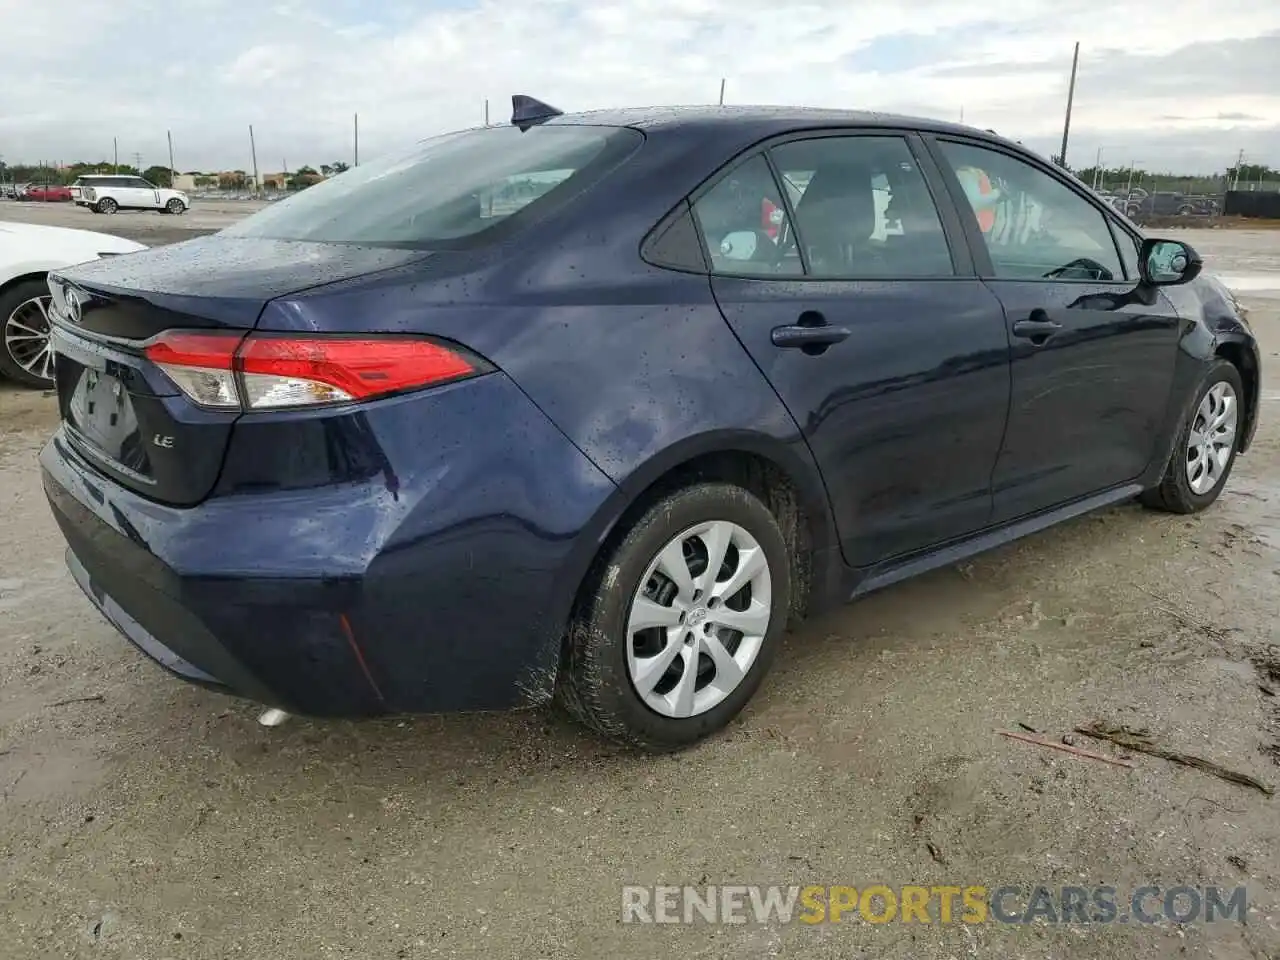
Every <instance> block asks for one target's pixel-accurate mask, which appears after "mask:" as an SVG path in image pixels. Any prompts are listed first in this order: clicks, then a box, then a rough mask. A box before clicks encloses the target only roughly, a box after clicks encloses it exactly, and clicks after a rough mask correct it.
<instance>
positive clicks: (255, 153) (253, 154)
mask: <svg viewBox="0 0 1280 960" xmlns="http://www.w3.org/2000/svg"><path fill="white" fill-rule="evenodd" d="M249 155H250V156H251V157H253V192H254V193H257V192H258V147H257V145H256V144H255V143H254V142H253V124H252V123H251V124H249Z"/></svg>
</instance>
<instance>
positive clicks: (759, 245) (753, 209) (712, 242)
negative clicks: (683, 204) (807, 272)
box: [693, 154, 804, 277]
mask: <svg viewBox="0 0 1280 960" xmlns="http://www.w3.org/2000/svg"><path fill="white" fill-rule="evenodd" d="M693 214H694V218H695V219H696V220H697V222H698V229H699V230H700V231H701V233H702V238H703V242H704V243H705V244H706V247H707V258H708V260H709V261H710V263H711V271H712V273H718V274H720V275H722V276H729V277H777V276H799V275H800V274H803V273H804V267H803V265H802V264H801V261H800V256H799V253H798V251H797V249H796V245H795V242H794V238H793V236H792V233H791V224H790V223H789V221H788V219H787V205H786V203H785V202H784V201H783V199H782V191H781V190H780V189H779V187H778V182H777V181H776V180H775V179H774V177H773V172H772V171H771V170H770V169H769V163H768V161H766V160H765V158H764V155H763V154H756V155H755V156H754V157H752V158H751V159H749V160H747V161H745V162H743V163H740V164H738V165H737V166H736V167H734V168H732V169H731V170H729V171H728V173H726V174H725V175H724V176H723V177H721V178H720V179H719V180H718V181H717V182H716V183H715V184H714V185H713V186H712V187H711V189H709V190H708V191H707V192H706V193H704V194H703V195H702V196H701V197H699V198H698V200H697V201H696V202H695V203H694V205H693Z"/></svg>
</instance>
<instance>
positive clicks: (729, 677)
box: [557, 483, 791, 750]
mask: <svg viewBox="0 0 1280 960" xmlns="http://www.w3.org/2000/svg"><path fill="white" fill-rule="evenodd" d="M584 592H585V596H584V597H582V598H581V599H580V602H579V605H578V609H577V611H576V612H575V617H574V621H573V623H572V624H571V625H570V628H569V636H568V640H567V645H566V650H565V655H564V658H563V662H562V664H561V669H560V674H559V678H558V690H557V694H558V697H559V700H560V702H561V703H562V704H563V705H564V706H565V707H566V708H567V709H568V711H569V712H570V713H571V714H572V715H573V716H575V717H576V718H577V719H579V720H580V721H582V722H583V723H585V724H586V725H587V726H588V727H590V728H592V729H593V730H595V731H597V732H598V733H601V734H603V735H604V736H607V737H610V738H611V739H614V740H619V741H623V742H627V743H631V744H634V745H637V746H641V747H644V748H646V749H649V750H674V749H679V748H681V747H685V746H688V745H690V744H693V743H695V742H697V741H698V740H701V739H702V738H704V737H706V736H708V735H710V734H712V733H714V732H715V731H717V730H719V729H721V728H722V727H724V726H725V725H726V724H728V723H729V721H730V720H732V719H733V718H734V716H736V715H737V714H738V712H739V711H740V710H742V708H743V707H744V706H745V705H746V703H747V701H748V700H750V699H751V696H752V695H753V694H754V693H755V691H756V689H757V688H758V687H759V686H760V682H761V681H762V680H763V679H764V675H765V673H766V672H767V671H768V669H769V664H770V663H771V662H772V660H773V657H774V655H775V653H776V652H777V648H778V646H779V644H780V643H781V642H782V635H783V632H784V631H785V629H786V624H787V620H788V612H789V610H790V604H791V564H790V555H789V552H788V549H787V546H786V543H785V541H784V540H783V536H782V533H781V531H780V530H779V527H778V522H777V520H775V519H774V517H773V515H772V514H771V513H770V512H769V510H768V508H767V507H766V506H765V505H764V504H763V503H762V502H761V501H760V500H759V499H758V498H757V497H756V496H755V495H754V494H752V493H750V492H748V491H746V490H744V489H742V488H740V487H736V486H732V485H729V484H725V483H706V484H700V485H698V486H694V487H689V488H686V489H684V490H680V491H677V492H675V493H672V494H670V495H668V496H666V497H663V498H662V499H661V500H659V501H658V502H656V503H655V504H653V505H652V506H651V507H650V508H649V509H648V510H647V511H646V512H645V514H644V515H643V516H642V517H641V518H640V520H639V521H638V522H637V523H636V524H635V525H634V526H633V527H632V528H631V529H630V530H629V531H628V532H627V534H626V535H625V536H624V537H623V539H622V540H621V542H619V543H618V544H617V545H616V546H615V547H614V548H613V550H612V551H611V552H610V553H609V554H608V555H607V556H605V557H603V558H601V562H599V563H597V565H596V567H595V569H594V572H593V574H592V579H591V580H590V581H589V583H588V584H587V587H586V590H585V591H584Z"/></svg>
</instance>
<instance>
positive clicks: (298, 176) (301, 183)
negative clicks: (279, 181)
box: [288, 167, 324, 190]
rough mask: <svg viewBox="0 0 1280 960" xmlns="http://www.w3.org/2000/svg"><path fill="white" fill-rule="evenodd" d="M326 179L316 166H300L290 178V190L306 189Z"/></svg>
mask: <svg viewBox="0 0 1280 960" xmlns="http://www.w3.org/2000/svg"><path fill="white" fill-rule="evenodd" d="M322 179H324V178H323V177H321V176H320V174H318V173H316V170H315V168H314V167H299V168H298V169H297V171H295V172H294V174H293V176H291V177H290V178H289V180H288V184H289V189H290V190H305V189H306V188H307V187H309V186H312V185H313V184H315V183H318V182H319V181H320V180H322Z"/></svg>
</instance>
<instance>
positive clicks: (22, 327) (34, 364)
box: [4, 296, 53, 383]
mask: <svg viewBox="0 0 1280 960" xmlns="http://www.w3.org/2000/svg"><path fill="white" fill-rule="evenodd" d="M51 299H52V298H51V297H47V296H44V297H32V298H31V299H30V300H24V301H23V302H22V303H20V304H18V305H17V306H16V307H15V308H14V310H13V312H12V313H10V314H9V317H8V319H6V320H5V324H4V349H5V352H6V353H8V354H9V356H10V357H12V358H13V362H14V363H16V364H17V365H18V366H19V367H21V368H22V369H23V370H24V371H26V372H27V373H29V374H30V375H31V376H33V377H37V378H39V379H41V380H45V381H47V382H49V383H52V382H53V349H52V345H51V344H50V342H49V303H50V302H51Z"/></svg>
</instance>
